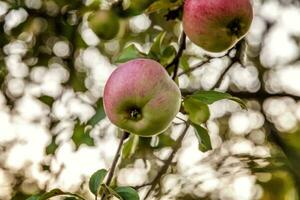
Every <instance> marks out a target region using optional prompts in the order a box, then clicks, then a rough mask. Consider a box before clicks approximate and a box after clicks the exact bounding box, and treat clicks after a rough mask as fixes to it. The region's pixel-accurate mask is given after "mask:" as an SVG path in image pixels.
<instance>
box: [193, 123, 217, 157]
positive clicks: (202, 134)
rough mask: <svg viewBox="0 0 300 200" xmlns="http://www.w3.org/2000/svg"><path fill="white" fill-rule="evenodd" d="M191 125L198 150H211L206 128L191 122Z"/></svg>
mask: <svg viewBox="0 0 300 200" xmlns="http://www.w3.org/2000/svg"><path fill="white" fill-rule="evenodd" d="M192 126H193V127H194V128H195V133H196V136H197V138H198V141H199V150H200V151H202V152H206V151H208V150H212V146H211V141H210V137H209V134H208V131H207V129H205V128H203V127H202V126H199V125H197V124H194V123H192Z"/></svg>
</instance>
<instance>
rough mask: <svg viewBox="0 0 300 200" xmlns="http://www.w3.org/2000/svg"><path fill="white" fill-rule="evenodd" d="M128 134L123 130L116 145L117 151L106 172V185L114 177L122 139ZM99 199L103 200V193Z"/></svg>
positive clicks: (122, 142)
mask: <svg viewBox="0 0 300 200" xmlns="http://www.w3.org/2000/svg"><path fill="white" fill-rule="evenodd" d="M128 136H129V133H128V132H124V133H123V135H122V137H121V140H120V142H119V146H118V149H117V152H116V154H115V157H114V159H113V162H112V164H111V167H110V170H109V173H108V176H107V180H106V185H107V186H109V185H110V183H111V181H112V179H113V177H114V173H115V170H116V167H117V164H118V161H119V158H120V156H121V150H122V146H123V144H124V141H125V140H126V138H128ZM101 200H105V194H104V193H103V194H102V196H101Z"/></svg>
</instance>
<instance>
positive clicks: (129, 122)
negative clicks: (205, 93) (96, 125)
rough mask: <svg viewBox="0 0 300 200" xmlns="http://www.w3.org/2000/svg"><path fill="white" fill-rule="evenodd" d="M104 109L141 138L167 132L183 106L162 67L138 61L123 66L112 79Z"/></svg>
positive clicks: (105, 95)
mask: <svg viewBox="0 0 300 200" xmlns="http://www.w3.org/2000/svg"><path fill="white" fill-rule="evenodd" d="M103 104H104V110H105V112H106V115H107V117H108V118H109V119H110V121H111V122H112V123H113V124H115V125H116V126H118V127H119V128H121V129H123V130H125V131H128V132H130V133H133V134H137V135H140V136H144V137H147V136H153V135H156V134H159V133H161V132H163V131H164V130H166V129H167V128H168V127H169V125H170V123H171V122H172V120H173V119H174V117H175V116H176V114H177V113H178V111H179V109H180V105H181V93H180V90H179V88H178V86H177V85H176V83H175V82H174V81H173V80H172V79H171V78H170V76H169V75H168V73H167V71H166V70H165V69H164V68H163V66H162V65H161V64H159V63H158V62H156V61H154V60H151V59H135V60H131V61H128V62H126V63H123V64H121V65H120V66H119V67H118V68H117V69H116V70H115V71H113V73H112V74H111V76H110V77H109V79H108V81H107V83H106V85H105V88H104V95H103Z"/></svg>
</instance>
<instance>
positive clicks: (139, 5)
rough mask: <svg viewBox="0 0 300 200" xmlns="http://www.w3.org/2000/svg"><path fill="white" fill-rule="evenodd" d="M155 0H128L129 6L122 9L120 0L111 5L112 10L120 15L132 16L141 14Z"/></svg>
mask: <svg viewBox="0 0 300 200" xmlns="http://www.w3.org/2000/svg"><path fill="white" fill-rule="evenodd" d="M155 1H157V0H130V4H129V7H128V8H126V9H123V5H122V1H119V2H117V3H115V4H114V5H113V10H115V12H116V13H118V15H119V16H120V17H124V18H126V17H133V16H136V15H140V14H142V13H143V12H144V11H145V10H146V9H147V8H148V7H149V6H150V5H151V4H152V3H154V2H155Z"/></svg>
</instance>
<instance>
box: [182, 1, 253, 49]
mask: <svg viewBox="0 0 300 200" xmlns="http://www.w3.org/2000/svg"><path fill="white" fill-rule="evenodd" d="M252 20H253V8H252V5H251V2H250V0H185V3H184V9H183V29H184V32H185V33H186V35H187V36H188V38H189V39H190V40H191V41H192V42H193V43H195V44H196V45H198V46H200V47H201V48H203V49H204V50H207V51H210V52H222V51H225V50H228V49H229V48H231V47H233V46H234V45H235V44H236V43H237V42H238V41H239V40H241V39H242V38H243V37H244V36H245V35H246V33H247V32H248V30H249V28H250V25H251V22H252Z"/></svg>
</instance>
